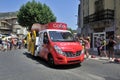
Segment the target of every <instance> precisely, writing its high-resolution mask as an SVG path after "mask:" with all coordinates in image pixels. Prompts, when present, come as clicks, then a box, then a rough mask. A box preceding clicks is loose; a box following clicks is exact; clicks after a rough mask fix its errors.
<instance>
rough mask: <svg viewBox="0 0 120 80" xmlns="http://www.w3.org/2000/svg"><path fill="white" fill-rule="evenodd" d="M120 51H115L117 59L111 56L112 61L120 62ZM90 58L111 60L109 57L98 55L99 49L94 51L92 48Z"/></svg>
mask: <svg viewBox="0 0 120 80" xmlns="http://www.w3.org/2000/svg"><path fill="white" fill-rule="evenodd" d="M119 52H120V51H115V59H112V58H110V61H113V62H119V63H120V54H119ZM89 59H94V60H107V61H108V60H109V58H108V57H104V56H103V57H100V56H98V52H97V51H93V50H92V49H91V50H90V57H89Z"/></svg>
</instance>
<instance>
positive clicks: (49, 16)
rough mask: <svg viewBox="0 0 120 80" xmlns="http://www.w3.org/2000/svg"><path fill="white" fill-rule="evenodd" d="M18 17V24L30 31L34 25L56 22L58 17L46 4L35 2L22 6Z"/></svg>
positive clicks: (33, 0)
mask: <svg viewBox="0 0 120 80" xmlns="http://www.w3.org/2000/svg"><path fill="white" fill-rule="evenodd" d="M17 17H18V23H19V24H20V25H21V26H24V27H27V28H28V29H29V30H30V29H31V26H32V24H34V23H40V24H47V23H49V22H56V17H55V16H54V14H53V13H52V11H51V9H50V8H49V7H48V6H47V5H46V4H41V3H40V2H36V1H35V0H32V2H30V1H28V2H27V3H26V4H25V5H22V6H21V8H20V10H19V11H18V14H17Z"/></svg>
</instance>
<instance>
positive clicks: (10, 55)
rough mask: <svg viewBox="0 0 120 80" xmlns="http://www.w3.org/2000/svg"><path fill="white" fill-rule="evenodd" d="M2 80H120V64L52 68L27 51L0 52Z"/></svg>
mask: <svg viewBox="0 0 120 80" xmlns="http://www.w3.org/2000/svg"><path fill="white" fill-rule="evenodd" d="M0 80H120V64H118V63H110V62H108V61H107V60H100V61H99V60H94V59H88V60H85V61H84V62H83V63H81V65H78V64H77V65H68V66H67V65H66V66H65V65H64V66H56V67H55V68H50V67H49V66H48V64H47V62H46V61H44V60H42V59H40V58H36V57H33V56H31V55H30V54H28V53H26V50H25V49H21V50H12V51H7V52H0Z"/></svg>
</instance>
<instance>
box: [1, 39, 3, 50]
mask: <svg viewBox="0 0 120 80" xmlns="http://www.w3.org/2000/svg"><path fill="white" fill-rule="evenodd" d="M2 46H3V44H2V38H0V50H2Z"/></svg>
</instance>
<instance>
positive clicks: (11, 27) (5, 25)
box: [0, 13, 26, 35]
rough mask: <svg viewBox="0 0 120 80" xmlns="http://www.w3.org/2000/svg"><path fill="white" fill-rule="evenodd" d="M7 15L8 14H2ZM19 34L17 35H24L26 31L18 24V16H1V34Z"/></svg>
mask: <svg viewBox="0 0 120 80" xmlns="http://www.w3.org/2000/svg"><path fill="white" fill-rule="evenodd" d="M2 14H6V13H2ZM11 33H13V34H17V35H24V34H25V33H26V29H25V28H24V27H22V26H20V25H19V24H18V22H17V16H16V15H14V16H9V15H5V16H2V17H1V16H0V34H6V35H9V34H11Z"/></svg>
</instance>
